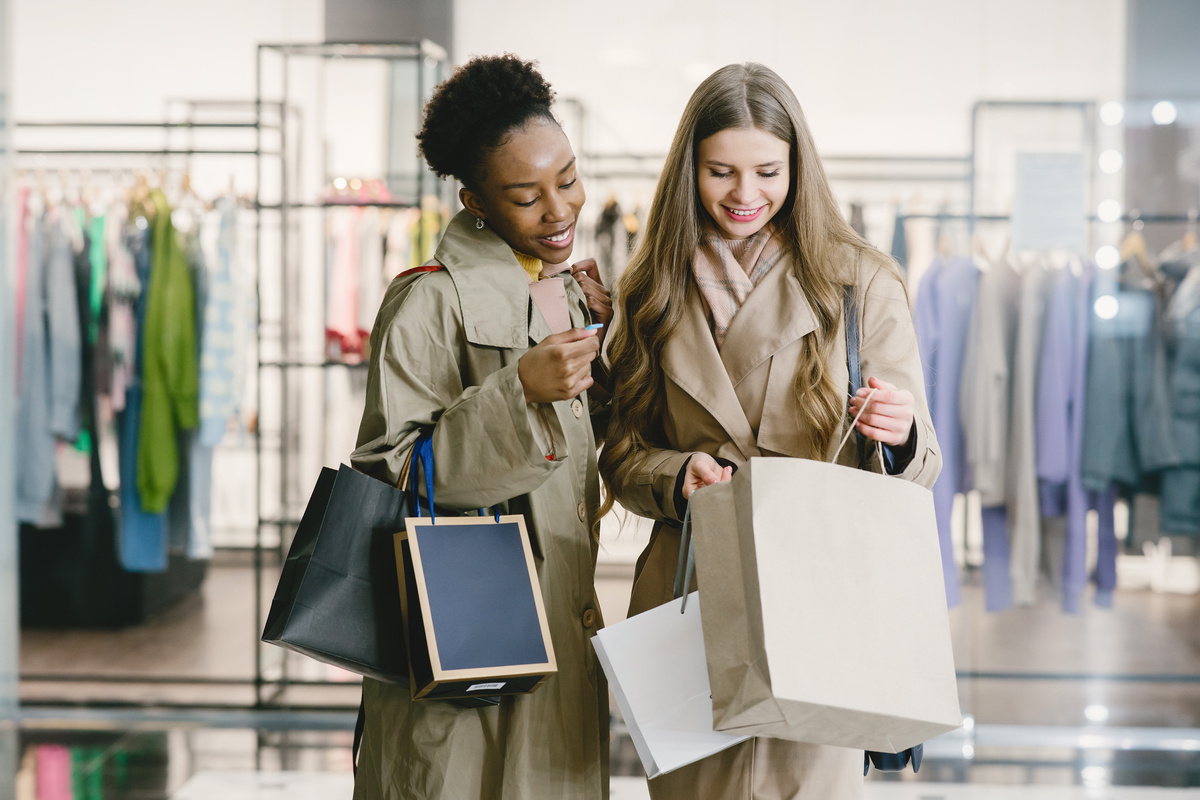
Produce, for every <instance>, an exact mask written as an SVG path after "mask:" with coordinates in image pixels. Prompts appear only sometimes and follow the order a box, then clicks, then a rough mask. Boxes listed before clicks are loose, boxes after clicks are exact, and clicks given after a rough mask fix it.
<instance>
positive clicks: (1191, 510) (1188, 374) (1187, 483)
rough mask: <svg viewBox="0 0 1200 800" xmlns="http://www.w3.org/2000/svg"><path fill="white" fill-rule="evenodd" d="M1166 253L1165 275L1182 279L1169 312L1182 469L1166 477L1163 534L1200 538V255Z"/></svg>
mask: <svg viewBox="0 0 1200 800" xmlns="http://www.w3.org/2000/svg"><path fill="white" fill-rule="evenodd" d="M1176 249H1177V251H1178V252H1164V254H1163V258H1164V260H1163V263H1162V265H1161V268H1162V270H1163V272H1164V273H1169V274H1173V275H1176V276H1178V275H1182V276H1183V277H1182V280H1181V281H1180V283H1179V285H1178V288H1177V289H1176V290H1175V292H1174V294H1173V295H1172V297H1171V301H1170V303H1169V305H1168V306H1167V317H1168V328H1167V334H1168V348H1169V350H1168V354H1169V363H1170V367H1169V369H1170V393H1171V397H1172V399H1173V403H1172V407H1171V410H1172V413H1173V415H1174V419H1173V420H1172V422H1173V425H1172V428H1173V431H1174V438H1175V441H1176V442H1177V443H1178V445H1179V454H1180V459H1181V463H1180V465H1179V466H1177V467H1171V468H1168V469H1166V470H1164V471H1163V474H1162V484H1161V494H1162V501H1161V507H1160V531H1161V532H1162V533H1166V534H1174V535H1186V536H1190V537H1193V538H1197V537H1200V249H1198V248H1190V249H1187V248H1176Z"/></svg>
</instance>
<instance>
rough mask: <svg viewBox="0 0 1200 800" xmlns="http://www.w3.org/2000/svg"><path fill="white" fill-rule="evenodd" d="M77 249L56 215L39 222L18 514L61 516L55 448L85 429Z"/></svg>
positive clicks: (25, 364)
mask: <svg viewBox="0 0 1200 800" xmlns="http://www.w3.org/2000/svg"><path fill="white" fill-rule="evenodd" d="M74 263H75V262H74V253H73V252H72V250H71V242H70V240H69V239H68V238H67V234H66V232H65V231H63V229H62V225H61V224H59V222H58V221H57V220H56V219H54V218H52V217H51V216H50V215H44V216H41V217H39V218H37V219H36V220H34V222H33V230H32V235H31V236H30V240H29V255H28V266H27V273H26V275H27V277H26V280H27V282H26V285H25V299H24V304H25V319H24V326H23V327H24V330H23V334H22V335H23V339H22V343H21V345H22V349H21V378H20V380H21V385H20V387H21V388H20V405H19V406H18V411H17V430H16V435H17V454H18V456H19V457H20V459H21V468H20V469H19V470H18V471H17V498H16V500H17V520H18V521H20V522H27V523H30V524H32V525H39V524H41V523H42V522H43V521H50V520H53V519H56V518H57V517H58V516H59V513H60V511H59V512H58V513H56V512H55V511H54V510H52V509H50V504H51V500H52V498H54V497H56V496H57V495H58V491H57V487H58V471H57V467H56V457H55V451H56V449H57V447H58V442H59V441H68V442H70V441H74V440H75V438H76V437H77V436H78V435H79V430H80V410H79V398H80V389H81V386H82V382H83V375H82V371H83V349H82V348H83V344H82V342H83V340H82V332H81V331H80V328H79V304H78V301H77V299H76V282H75V266H74Z"/></svg>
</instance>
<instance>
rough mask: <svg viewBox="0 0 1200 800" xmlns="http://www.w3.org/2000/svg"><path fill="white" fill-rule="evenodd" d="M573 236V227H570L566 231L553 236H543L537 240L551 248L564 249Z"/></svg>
mask: <svg viewBox="0 0 1200 800" xmlns="http://www.w3.org/2000/svg"><path fill="white" fill-rule="evenodd" d="M574 235H575V226H574V225H571V226H570V227H568V228H567V229H565V230H563V231H561V232H559V233H556V234H554V235H553V236H543V237H541V238H540V239H539V241H541V242H545V243H546V244H548V245H550V246H551V247H566V246H567V245H569V244H570V243H571V241H572V239H573V238H574Z"/></svg>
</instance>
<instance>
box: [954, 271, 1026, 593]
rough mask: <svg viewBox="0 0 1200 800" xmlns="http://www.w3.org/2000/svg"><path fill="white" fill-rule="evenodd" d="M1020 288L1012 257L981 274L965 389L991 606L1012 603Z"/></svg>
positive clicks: (969, 456)
mask: <svg viewBox="0 0 1200 800" xmlns="http://www.w3.org/2000/svg"><path fill="white" fill-rule="evenodd" d="M1020 289H1021V277H1020V275H1018V274H1017V272H1016V271H1015V270H1014V269H1013V268H1012V266H1011V265H1010V264H1009V263H1008V261H1007V260H1005V259H1001V260H999V261H997V262H994V263H991V264H990V265H988V266H987V268H986V269H985V270H984V271H983V273H982V274H981V276H980V278H979V297H978V298H977V300H976V302H975V307H974V311H973V312H972V315H971V323H970V328H969V333H968V338H967V349H966V353H965V354H964V356H963V373H962V384H961V386H960V389H959V404H960V412H959V413H960V418H961V422H962V432H963V455H964V458H965V459H966V464H967V467H968V469H969V470H970V472H971V476H972V483H973V486H974V488H975V490H976V491H978V492H979V501H980V506H981V521H982V523H983V551H984V558H983V581H984V594H985V604H986V607H987V610H988V611H1003V610H1004V609H1006V608H1009V607H1010V606H1011V605H1012V578H1011V576H1010V569H1011V556H1010V548H1009V541H1008V512H1007V508H1006V504H1007V502H1008V499H1009V486H1008V481H1007V475H1008V454H1009V448H1010V438H1011V435H1012V426H1011V421H1012V415H1013V408H1012V400H1013V391H1012V390H1013V382H1012V373H1013V368H1014V363H1013V361H1014V358H1015V356H1016V344H1017V324H1018V318H1019V307H1018V299H1019V294H1020Z"/></svg>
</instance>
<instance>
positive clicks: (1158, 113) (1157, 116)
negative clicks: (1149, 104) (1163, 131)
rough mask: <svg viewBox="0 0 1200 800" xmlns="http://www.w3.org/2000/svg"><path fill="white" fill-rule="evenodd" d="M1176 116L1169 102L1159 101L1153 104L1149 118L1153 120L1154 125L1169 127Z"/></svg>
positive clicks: (1173, 105) (1173, 106) (1172, 104)
mask: <svg viewBox="0 0 1200 800" xmlns="http://www.w3.org/2000/svg"><path fill="white" fill-rule="evenodd" d="M1177 116H1179V112H1178V111H1176V109H1175V104H1174V103H1172V102H1171V101H1170V100H1159V101H1158V102H1157V103H1155V104H1154V108H1152V109H1150V118H1151V119H1153V120H1154V124H1155V125H1170V124H1171V123H1172V122H1174V121H1175V118H1176V117H1177Z"/></svg>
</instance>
